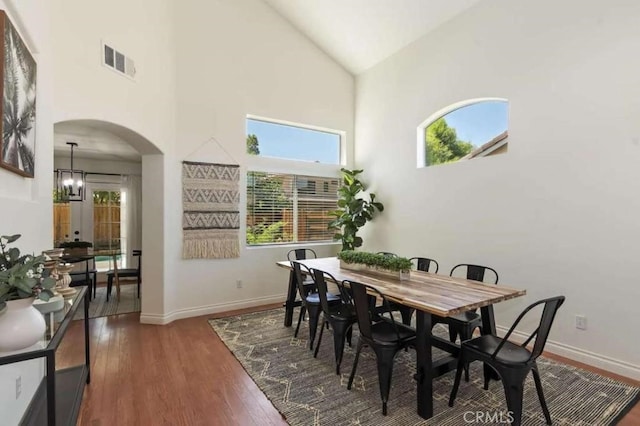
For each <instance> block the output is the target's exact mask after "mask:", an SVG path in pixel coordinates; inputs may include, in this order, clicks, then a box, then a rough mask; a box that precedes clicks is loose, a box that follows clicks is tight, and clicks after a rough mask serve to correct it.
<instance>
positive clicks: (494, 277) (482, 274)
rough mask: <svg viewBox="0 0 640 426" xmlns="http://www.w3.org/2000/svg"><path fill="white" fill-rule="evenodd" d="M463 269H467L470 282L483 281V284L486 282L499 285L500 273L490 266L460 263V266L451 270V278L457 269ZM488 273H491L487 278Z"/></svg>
mask: <svg viewBox="0 0 640 426" xmlns="http://www.w3.org/2000/svg"><path fill="white" fill-rule="evenodd" d="M463 268H466V269H467V279H468V280H474V281H481V282H486V283H490V284H498V273H497V272H496V270H495V269H493V268H490V267H488V266H482V265H472V264H470V263H460V264H459V265H456V266H454V267H453V268H451V272H450V273H449V276H451V277H452V276H453V273H454V272H455V271H456V270H457V269H463ZM487 271H489V276H488V277H487V276H486V274H487ZM485 279H486V281H485Z"/></svg>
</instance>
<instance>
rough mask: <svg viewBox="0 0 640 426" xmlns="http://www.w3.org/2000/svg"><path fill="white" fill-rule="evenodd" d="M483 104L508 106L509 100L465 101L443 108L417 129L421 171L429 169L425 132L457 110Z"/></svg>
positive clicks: (417, 154) (475, 99) (485, 99)
mask: <svg viewBox="0 0 640 426" xmlns="http://www.w3.org/2000/svg"><path fill="white" fill-rule="evenodd" d="M482 102H506V103H507V104H508V103H509V99H506V98H474V99H465V100H464V101H460V102H456V103H453V104H451V105H449V106H446V107H444V108H442V109H441V110H439V111H436V112H434V113H433V114H431V115H430V116H429V118H427V119H426V120H424V121H423V122H422V123H420V125H418V128H417V129H416V165H417V167H418V168H419V169H420V168H425V167H427V164H426V161H425V160H426V159H425V157H426V156H425V145H424V141H425V131H426V130H427V127H429V126H430V125H431V124H432V123H433V122H434V121H436V120H438V119H439V118H442V117H444V116H445V115H447V114H449V113H451V112H453V111H455V110H458V109H460V108H465V107H468V106H470V105H474V104H479V103H482ZM507 130H508V129H507ZM496 136H497V135H496Z"/></svg>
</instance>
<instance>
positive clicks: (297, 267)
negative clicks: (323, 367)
mask: <svg viewBox="0 0 640 426" xmlns="http://www.w3.org/2000/svg"><path fill="white" fill-rule="evenodd" d="M291 267H292V268H293V273H294V274H295V279H296V285H297V286H298V293H299V294H300V300H301V306H300V315H299V316H298V325H297V326H296V331H295V333H294V334H293V335H294V336H295V337H298V332H299V331H300V324H301V323H302V319H303V318H304V315H305V313H306V312H309V350H311V349H313V342H314V340H315V338H316V331H317V328H318V320H319V319H320V312H321V310H322V308H321V307H320V296H319V295H318V293H308V294H306V291H307V290H306V289H305V286H304V285H303V284H302V283H303V282H304V277H303V276H302V270H303V269H304V270H305V272H306V274H307V275H309V276H311V271H309V268H307V267H306V266H305V265H303V264H302V263H300V262H296V261H295V260H292V261H291ZM327 302H328V303H329V305H335V304H340V303H341V299H340V297H338V296H336V295H334V294H331V293H327Z"/></svg>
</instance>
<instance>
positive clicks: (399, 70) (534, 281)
mask: <svg viewBox="0 0 640 426" xmlns="http://www.w3.org/2000/svg"><path fill="white" fill-rule="evenodd" d="M638 16H640V4H639V3H638V2H634V1H625V0H618V1H611V2H596V1H589V2H581V3H580V6H579V7H576V5H575V4H573V3H572V2H555V1H551V0H542V1H538V2H525V1H518V2H512V1H506V0H502V1H492V2H490V1H484V2H480V3H479V4H478V5H477V6H475V7H473V8H472V9H470V10H469V11H467V12H465V13H464V14H463V15H460V16H459V17H457V18H455V19H454V20H452V21H450V22H448V23H446V24H445V25H443V26H442V27H440V28H439V29H438V30H437V31H435V32H434V33H432V34H430V35H427V36H425V37H423V38H421V39H420V40H418V41H416V42H415V43H413V44H411V45H409V46H408V47H407V48H405V49H403V50H402V51H400V52H399V53H397V54H395V55H394V56H392V57H391V58H389V59H388V60H386V61H384V62H383V63H381V64H379V65H377V66H375V67H374V68H372V69H370V70H369V71H367V72H366V73H364V74H362V75H361V76H359V77H358V79H357V96H356V99H357V102H356V142H355V147H356V164H357V166H358V167H363V168H364V169H365V171H366V176H365V178H366V179H367V180H368V181H370V182H371V183H372V188H371V189H372V190H375V191H376V192H377V193H378V195H379V198H380V200H381V201H383V202H384V203H385V207H386V209H385V212H384V214H383V215H382V216H381V217H380V218H379V219H378V220H376V222H374V223H373V224H371V225H369V226H368V229H367V230H366V232H365V241H366V242H367V244H368V248H372V249H385V250H390V251H395V252H398V253H400V254H403V255H407V256H409V255H411V256H419V255H423V256H427V257H433V258H435V259H437V260H438V261H439V262H440V265H441V269H442V272H444V273H447V272H448V271H449V269H450V268H451V267H452V266H453V265H454V264H456V263H459V262H470V263H479V264H487V265H490V266H493V267H494V268H496V269H497V270H498V271H499V272H500V282H501V283H503V284H505V285H511V286H513V287H518V288H525V289H527V293H528V294H527V297H526V298H522V299H521V300H514V301H512V302H508V303H504V304H501V305H503V306H499V307H498V308H499V309H498V310H497V321H498V323H499V324H502V325H510V324H511V322H512V320H513V319H514V317H515V315H516V313H518V312H519V311H520V310H521V309H522V308H523V307H524V306H525V305H526V304H528V303H530V302H532V301H534V300H537V299H540V298H543V297H548V296H553V295H558V294H564V295H566V296H567V302H566V303H565V305H564V306H563V307H562V308H561V311H560V313H559V317H558V318H557V319H556V323H555V324H554V329H553V331H552V335H551V339H552V340H553V341H555V342H558V344H556V345H553V346H551V347H550V349H551V350H552V351H554V352H557V353H561V354H564V355H567V356H570V357H572V358H575V359H580V360H583V361H585V362H588V363H591V364H596V365H601V366H603V367H605V368H609V369H611V370H614V371H618V372H621V373H623V374H627V375H630V376H632V377H635V378H640V345H639V344H638V342H637V339H634V336H637V334H638V331H637V325H638V321H637V320H635V318H636V316H637V301H638V299H639V298H640V286H639V285H638V274H637V255H638V241H640V222H639V221H638V217H640V197H638V194H639V193H640V168H639V167H638V164H639V160H640V142H639V141H640V121H638V117H640V73H639V72H638V69H639V66H640V60H639V59H638V57H637V55H634V52H637V51H638V50H639V49H640V32H639V31H638ZM485 96H497V97H504V98H507V99H509V102H510V124H509V139H510V142H509V152H508V154H506V155H500V156H495V157H488V158H483V159H476V160H474V161H471V162H460V163H455V164H451V165H443V166H435V167H430V168H423V169H416V167H415V166H414V165H415V164H416V136H415V135H416V127H417V126H418V124H419V123H421V122H422V121H423V120H424V119H425V118H426V117H428V116H429V115H430V114H432V113H433V112H434V111H437V110H439V109H441V108H443V107H445V106H447V105H449V104H452V103H454V102H456V101H461V100H464V99H469V98H478V97H485ZM389 158H394V161H389ZM576 314H584V315H587V317H588V330H587V331H579V330H576V328H575V319H574V316H575V315H576ZM524 328H527V327H524ZM529 329H530V328H529ZM560 342H561V343H560Z"/></svg>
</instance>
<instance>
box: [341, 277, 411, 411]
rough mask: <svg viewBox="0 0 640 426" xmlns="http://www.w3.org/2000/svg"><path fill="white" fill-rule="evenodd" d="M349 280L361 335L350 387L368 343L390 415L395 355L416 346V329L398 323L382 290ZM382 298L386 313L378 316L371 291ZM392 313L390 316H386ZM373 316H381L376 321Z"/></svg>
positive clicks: (383, 407) (384, 405) (384, 402)
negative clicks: (373, 309)
mask: <svg viewBox="0 0 640 426" xmlns="http://www.w3.org/2000/svg"><path fill="white" fill-rule="evenodd" d="M345 283H346V284H347V285H348V286H349V288H350V289H351V293H352V294H353V300H354V302H355V306H356V313H357V317H358V327H359V329H360V337H359V338H358V348H357V350H356V357H355V359H354V360H353V368H352V369H351V375H350V376H349V384H348V385H347V389H351V385H352V384H353V378H354V377H355V374H356V369H357V367H358V359H359V358H360V352H361V351H362V348H363V347H365V346H370V347H371V349H373V351H374V352H375V354H376V361H377V364H378V383H379V385H380V396H381V398H382V414H383V415H385V416H386V415H387V401H388V400H389V389H390V388H391V375H392V373H393V359H394V358H395V356H396V353H398V351H400V350H402V349H403V348H406V347H409V346H415V340H416V331H415V330H414V329H413V328H411V327H409V326H406V325H404V324H399V323H397V322H396V321H395V320H394V318H393V313H392V312H391V309H390V307H389V302H388V301H387V299H386V297H384V295H383V294H382V293H380V292H379V291H378V290H377V289H375V288H374V287H371V286H368V285H365V284H360V283H357V282H353V281H351V282H348V281H345ZM367 292H369V294H370V295H374V296H377V297H378V298H380V299H382V306H383V307H385V308H386V309H385V312H384V314H383V315H384V316H380V317H378V315H377V314H378V313H379V312H378V311H377V310H376V312H375V313H372V312H371V311H370V309H369V307H370V300H369V297H370V296H369V295H368V294H367ZM386 314H388V316H386ZM373 317H376V318H380V320H379V321H377V322H374V321H373V319H372V318H373Z"/></svg>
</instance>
